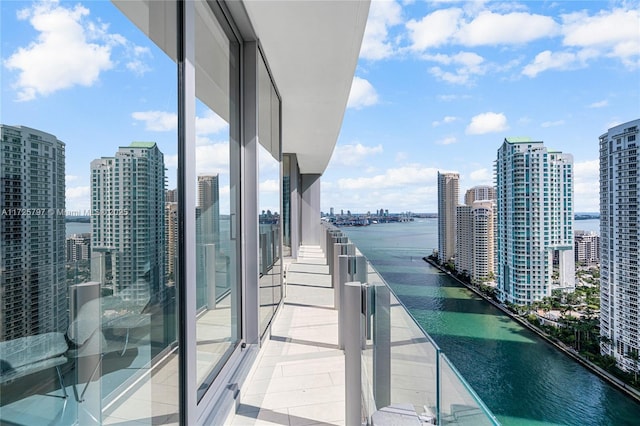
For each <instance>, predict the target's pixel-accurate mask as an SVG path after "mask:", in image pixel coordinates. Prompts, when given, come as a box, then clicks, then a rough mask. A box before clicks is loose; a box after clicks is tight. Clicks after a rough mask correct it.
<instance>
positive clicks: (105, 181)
mask: <svg viewBox="0 0 640 426" xmlns="http://www.w3.org/2000/svg"><path fill="white" fill-rule="evenodd" d="M164 200H165V175H164V156H163V154H162V152H160V150H159V149H158V147H157V146H156V144H155V143H154V142H133V143H132V144H131V145H130V146H127V147H120V148H119V150H118V152H117V153H116V155H115V157H103V158H100V159H97V160H93V161H92V162H91V208H92V216H91V253H92V262H91V275H92V279H93V280H96V281H99V282H101V283H102V284H103V286H106V287H107V288H110V289H112V290H113V292H114V294H120V296H122V297H126V298H131V299H132V300H134V301H136V302H144V301H148V300H150V299H151V300H158V299H160V300H161V299H163V298H164V295H165V292H164V290H165V287H166V286H165V280H166V276H165V267H166V261H165V256H166V241H165V240H166V233H165V226H166V221H165V201H164ZM109 270H110V271H111V276H112V279H111V280H108V278H107V277H108V271H109Z"/></svg>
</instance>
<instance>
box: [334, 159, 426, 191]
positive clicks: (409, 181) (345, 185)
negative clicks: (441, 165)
mask: <svg viewBox="0 0 640 426" xmlns="http://www.w3.org/2000/svg"><path fill="white" fill-rule="evenodd" d="M437 172H438V169H434V168H428V167H424V166H421V165H407V166H403V167H398V168H393V169H388V170H387V171H386V172H385V173H384V174H379V175H376V176H371V177H360V178H344V179H339V180H338V187H339V188H340V189H341V190H360V189H372V188H376V189H380V188H403V191H404V188H405V187H408V186H420V185H424V184H427V183H434V182H436V175H437Z"/></svg>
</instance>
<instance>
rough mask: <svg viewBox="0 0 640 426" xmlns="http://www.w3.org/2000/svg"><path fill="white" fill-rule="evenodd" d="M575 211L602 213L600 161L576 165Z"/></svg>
mask: <svg viewBox="0 0 640 426" xmlns="http://www.w3.org/2000/svg"><path fill="white" fill-rule="evenodd" d="M573 171H574V187H573V191H574V200H575V201H574V206H575V207H574V211H577V212H598V211H600V195H599V188H600V161H599V160H588V161H581V162H577V163H574V165H573Z"/></svg>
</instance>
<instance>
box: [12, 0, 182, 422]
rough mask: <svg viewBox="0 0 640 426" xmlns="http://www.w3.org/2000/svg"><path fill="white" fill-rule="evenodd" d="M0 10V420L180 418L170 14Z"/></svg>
mask: <svg viewBox="0 0 640 426" xmlns="http://www.w3.org/2000/svg"><path fill="white" fill-rule="evenodd" d="M0 7H1V8H2V10H1V11H0V12H1V13H0V16H1V17H2V18H1V19H2V22H1V28H2V35H1V38H2V42H3V49H2V63H3V66H4V69H3V71H2V72H3V79H2V93H3V95H2V108H1V110H2V117H1V124H2V127H1V136H0V209H1V210H2V219H1V220H0V250H1V252H0V291H1V292H0V304H1V306H0V312H1V313H0V386H1V389H0V423H2V424H25V425H27V424H28V425H36V424H62V425H65V424H82V425H90V424H102V423H118V422H130V423H135V424H152V423H166V422H172V421H177V420H178V417H177V414H178V399H179V398H178V378H177V370H178V365H177V357H176V356H175V349H176V336H177V324H176V317H177V310H176V270H175V267H176V262H175V258H176V247H177V245H178V244H179V241H178V237H177V211H178V209H177V207H178V206H177V198H176V196H175V194H176V192H175V191H171V190H172V189H174V188H176V185H177V179H176V175H177V173H176V170H177V169H176V168H177V87H178V82H177V66H176V56H177V55H176V45H177V39H178V37H177V25H176V22H177V4H176V2H172V1H163V2H149V3H142V2H136V3H132V2H126V1H125V2H113V3H112V2H106V1H91V2H85V3H78V2H65V1H61V2H33V3H31V2H2V3H1V4H0ZM123 12H124V13H123Z"/></svg>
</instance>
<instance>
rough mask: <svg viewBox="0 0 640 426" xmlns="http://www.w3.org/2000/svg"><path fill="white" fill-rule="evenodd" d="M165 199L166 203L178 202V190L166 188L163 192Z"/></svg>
mask: <svg viewBox="0 0 640 426" xmlns="http://www.w3.org/2000/svg"><path fill="white" fill-rule="evenodd" d="M165 194H166V195H165V201H166V202H167V203H177V202H178V190H177V189H167V191H166V193H165Z"/></svg>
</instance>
